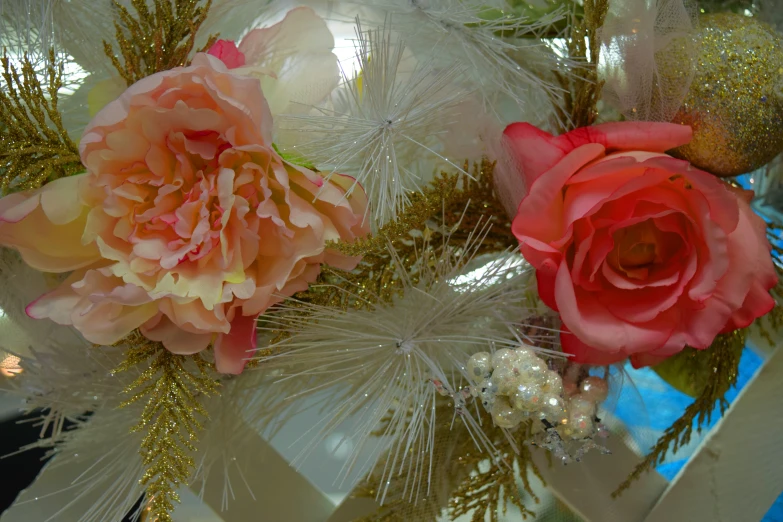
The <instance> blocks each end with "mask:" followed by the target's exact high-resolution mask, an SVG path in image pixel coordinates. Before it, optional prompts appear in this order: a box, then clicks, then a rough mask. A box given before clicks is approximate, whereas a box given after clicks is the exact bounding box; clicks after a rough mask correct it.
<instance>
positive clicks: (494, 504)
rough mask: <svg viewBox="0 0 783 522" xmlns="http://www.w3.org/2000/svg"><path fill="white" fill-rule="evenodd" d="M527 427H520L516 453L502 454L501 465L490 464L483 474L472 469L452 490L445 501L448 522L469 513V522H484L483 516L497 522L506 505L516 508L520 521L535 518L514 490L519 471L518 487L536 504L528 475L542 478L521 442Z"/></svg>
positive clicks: (528, 427)
mask: <svg viewBox="0 0 783 522" xmlns="http://www.w3.org/2000/svg"><path fill="white" fill-rule="evenodd" d="M531 425H532V422H528V423H527V424H526V427H525V428H523V434H524V435H523V436H522V437H521V442H522V444H520V445H519V452H517V453H515V452H513V451H512V452H510V453H506V455H505V458H506V462H505V463H493V464H492V465H490V467H489V469H488V470H487V471H485V472H481V471H480V470H478V469H476V471H475V472H474V473H473V474H471V475H469V476H468V477H467V478H466V479H465V480H464V481H463V482H462V483H461V484H460V485H459V487H458V488H457V489H456V490H455V491H454V493H453V494H452V497H451V499H450V500H449V516H450V518H451V519H452V520H454V519H456V518H457V517H460V516H463V515H467V514H469V513H471V512H472V515H471V517H470V520H471V522H484V521H485V520H487V515H489V522H500V520H501V519H500V514H501V512H502V514H503V515H505V514H506V511H507V508H508V503H509V502H511V503H512V504H514V505H515V506H517V508H519V511H520V513H521V514H522V518H523V519H527V517H535V516H536V513H535V512H534V511H531V510H530V509H529V508H528V507H527V506H526V505H525V503H524V502H523V499H522V497H521V496H520V494H519V491H518V489H519V488H518V487H517V469H519V478H521V479H522V488H523V489H524V491H525V492H526V493H527V494H528V495H530V497H531V498H532V499H533V501H534V502H535V503H536V504H537V503H538V502H539V498H538V496H536V495H535V493H533V488H532V487H531V485H530V478H529V476H528V473H529V472H531V473H533V474H534V475H535V476H536V477H538V478H539V480H541V482H544V479H543V477H542V476H541V472H540V471H539V469H538V466H536V464H535V463H534V462H533V457H532V455H531V453H530V447H529V446H527V445H526V444H525V443H524V442H525V440H527V439H529V438H530V436H531V435H530V428H531ZM514 464H515V465H516V466H514Z"/></svg>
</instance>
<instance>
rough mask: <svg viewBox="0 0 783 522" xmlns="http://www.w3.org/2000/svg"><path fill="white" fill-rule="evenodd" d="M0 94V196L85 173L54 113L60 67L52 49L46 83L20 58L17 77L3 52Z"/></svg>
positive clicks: (73, 146) (56, 113) (58, 117)
mask: <svg viewBox="0 0 783 522" xmlns="http://www.w3.org/2000/svg"><path fill="white" fill-rule="evenodd" d="M1 61H2V67H3V71H2V76H3V83H4V84H5V85H4V86H3V87H4V89H2V90H0V142H2V149H0V193H2V192H3V191H6V190H8V189H22V190H26V189H32V188H38V187H40V186H41V185H43V184H44V183H46V182H48V181H52V180H54V179H57V178H61V177H63V176H68V175H70V174H75V173H76V172H79V171H81V170H83V167H82V164H81V161H80V160H79V149H78V147H77V146H76V144H75V143H74V142H73V140H71V138H70V137H69V136H68V133H67V132H66V131H65V128H64V127H63V123H62V119H61V117H60V112H59V110H58V108H57V93H58V92H59V90H60V88H61V87H62V85H63V84H62V64H61V63H58V62H57V61H56V60H55V54H54V50H50V51H49V61H48V64H47V66H46V71H45V76H44V78H39V76H38V74H36V71H35V67H34V66H33V64H32V62H31V61H30V58H29V57H28V56H24V57H23V58H22V59H21V65H22V67H21V75H20V73H19V71H18V70H17V69H16V68H15V67H14V66H13V65H12V64H11V60H10V59H9V58H8V55H7V54H6V53H5V52H4V53H3V57H2V60H1Z"/></svg>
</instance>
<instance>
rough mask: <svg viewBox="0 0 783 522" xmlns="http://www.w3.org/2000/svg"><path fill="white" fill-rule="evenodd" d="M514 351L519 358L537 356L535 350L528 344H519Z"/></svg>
mask: <svg viewBox="0 0 783 522" xmlns="http://www.w3.org/2000/svg"><path fill="white" fill-rule="evenodd" d="M514 351H515V352H517V355H518V356H519V358H520V359H534V358H538V356H537V355H536V352H534V351H533V350H531V349H530V348H529V347H528V346H525V345H522V346H520V347H519V348H517V349H516V350H514Z"/></svg>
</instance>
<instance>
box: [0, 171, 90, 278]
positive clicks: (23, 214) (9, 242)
mask: <svg viewBox="0 0 783 522" xmlns="http://www.w3.org/2000/svg"><path fill="white" fill-rule="evenodd" d="M83 176H84V175H80V176H71V177H68V178H61V179H59V180H57V181H56V182H52V183H50V184H48V185H45V186H44V187H43V188H42V189H38V190H35V191H31V192H27V193H19V194H11V195H9V196H6V197H4V198H2V199H0V245H3V246H8V247H12V248H15V249H17V250H18V251H19V252H20V253H21V254H22V257H23V258H24V260H25V262H26V263H27V264H28V265H30V266H32V267H33V268H35V269H37V270H41V271H44V272H69V271H71V270H76V269H78V268H83V267H86V266H88V265H91V264H93V263H95V262H96V261H98V260H100V254H99V252H98V248H97V247H96V245H94V244H88V245H84V244H82V234H83V233H84V230H85V226H86V223H87V214H88V212H89V208H88V207H86V206H84V205H83V204H82V203H81V201H80V199H79V197H78V188H79V184H80V181H81V179H82V177H83ZM58 182H59V183H58ZM50 185H54V186H53V187H50V188H47V187H49V186H50Z"/></svg>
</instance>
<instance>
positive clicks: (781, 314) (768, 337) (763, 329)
mask: <svg viewBox="0 0 783 522" xmlns="http://www.w3.org/2000/svg"><path fill="white" fill-rule="evenodd" d="M781 233H783V226H781V225H779V224H777V223H774V222H773V223H767V239H768V240H769V244H770V245H771V246H772V262H773V264H774V265H775V271H776V272H777V274H778V284H777V285H775V286H774V287H773V288H772V290H770V292H769V293H770V295H772V297H773V299H775V307H774V308H773V309H772V310H771V311H770V312H769V313H768V314H767V315H765V316H763V317H759V318H758V319H757V320H756V323H755V324H756V326H758V329H759V334H761V337H762V338H763V339H764V340H765V341H766V342H767V343H768V344H769V345H770V346H775V343H776V340H775V337H776V334H777V333H778V332H780V330H781V327H783V248H781V247H780V246H779V243H780V238H781Z"/></svg>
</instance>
